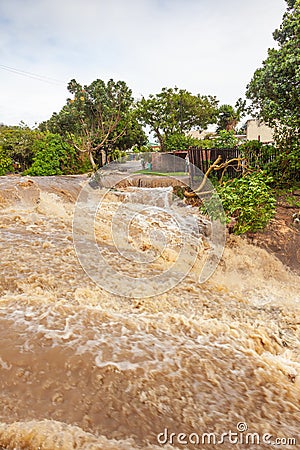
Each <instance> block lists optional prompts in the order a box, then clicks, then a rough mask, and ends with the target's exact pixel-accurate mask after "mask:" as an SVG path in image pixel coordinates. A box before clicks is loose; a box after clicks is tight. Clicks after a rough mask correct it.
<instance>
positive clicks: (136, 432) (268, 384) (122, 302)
mask: <svg viewBox="0 0 300 450" xmlns="http://www.w3.org/2000/svg"><path fill="white" fill-rule="evenodd" d="M85 182H86V177H85V176H70V177H44V178H39V177H36V178H28V177H24V178H21V177H0V189H1V191H0V251H1V253H0V254H1V274H0V339H1V346H0V386H1V390H0V405H1V409H0V448H1V446H2V448H3V449H8V450H12V449H16V450H20V449H27V450H38V449H43V450H54V449H61V450H73V449H84V450H96V449H97V450H99V449H132V450H134V449H158V448H165V449H168V450H170V449H176V448H189V449H194V448H201V449H206V448H207V449H210V448H219V447H220V446H218V445H217V444H215V445H213V444H212V443H207V442H205V443H202V444H201V445H196V444H193V443H192V442H188V443H187V444H182V445H180V442H179V441H180V439H179V441H178V435H179V434H180V433H183V434H185V435H186V436H192V434H193V433H194V435H195V434H197V435H201V434H202V433H214V434H215V435H216V436H220V435H221V434H222V433H225V432H228V431H229V430H233V431H236V430H237V425H238V424H240V423H243V424H246V426H247V430H248V432H251V433H257V434H258V435H259V436H263V435H264V434H265V433H268V434H270V435H272V436H273V437H276V438H281V439H287V438H294V439H295V440H296V442H297V444H298V445H299V443H300V435H299V419H300V413H299V410H300V345H299V344H300V327H299V324H300V319H299V318H300V315H299V312H300V295H299V277H297V276H296V275H295V274H293V273H291V272H290V271H288V270H287V269H286V268H285V267H284V266H283V265H282V264H281V263H280V262H279V261H278V260H277V259H276V258H274V257H273V256H271V255H270V254H268V253H267V252H265V251H264V250H261V249H259V248H257V247H254V246H251V245H249V244H247V243H246V241H245V240H243V239H242V238H238V237H231V238H228V240H227V244H226V247H225V251H224V254H223V256H222V259H221V261H220V264H219V265H218V267H217V269H216V271H215V273H214V274H213V276H212V277H211V278H210V279H209V280H208V281H206V282H205V283H199V281H198V280H199V276H198V275H199V273H198V269H199V264H200V263H199V264H198V265H197V260H196V261H195V265H194V267H193V268H192V270H191V271H190V272H189V273H188V274H187V275H186V276H185V277H183V279H182V280H181V281H180V282H179V283H177V284H176V285H175V286H174V287H173V288H172V289H171V290H168V291H167V292H163V293H160V294H159V295H157V296H154V297H153V296H152V297H148V296H145V298H143V297H140V298H130V296H129V297H124V296H118V295H116V294H114V293H110V292H107V291H106V290H105V289H103V288H102V287H100V286H99V285H96V284H95V283H94V282H93V280H92V279H91V278H89V276H88V275H87V274H86V273H85V271H84V270H83V269H82V267H81V265H80V264H79V261H78V258H77V255H76V252H75V250H74V245H73V235H72V223H73V217H74V206H75V202H76V199H77V196H78V194H79V192H80V190H81V189H82V186H83V184H84V183H85ZM130 189H131V192H132V188H125V189H123V190H120V191H119V192H114V193H112V195H111V197H109V198H108V199H107V200H106V202H105V205H103V208H102V209H101V210H100V211H99V212H98V215H99V217H98V218H99V220H98V228H97V229H96V238H97V245H99V246H100V247H101V248H103V249H108V250H109V251H110V249H111V247H112V245H113V241H112V236H111V227H110V222H109V221H110V219H111V215H112V214H113V212H114V211H115V208H116V207H118V206H119V204H120V202H122V201H123V200H124V196H125V197H126V195H127V193H128V192H130ZM166 189H167V188H166ZM134 192H136V193H137V195H138V193H139V192H140V188H135V190H134ZM153 193H154V194H153V195H154V196H155V190H154V191H153ZM181 210H182V215H183V217H184V216H185V214H186V212H185V211H186V209H185V208H184V207H181ZM197 214H198V213H197ZM164 220H165V219H164V217H163V216H161V217H160V218H159V221H160V223H159V227H160V228H163V223H164ZM120 227H121V223H120ZM166 229H167V231H168V233H169V235H168V236H169V241H168V242H169V244H168V248H166V249H165V250H164V252H162V256H161V258H160V259H159V260H158V261H156V263H155V264H153V267H152V266H151V270H153V274H154V273H156V272H157V271H158V272H159V270H160V268H161V265H168V264H172V261H173V252H174V248H175V247H176V245H177V241H176V239H177V236H176V233H175V231H174V233H173V231H172V229H171V227H170V226H169V225H168V226H166ZM172 233H173V234H172ZM131 240H132V241H133V243H134V245H136V248H137V251H138V250H139V251H140V250H141V249H144V250H145V251H148V250H149V246H151V242H149V240H147V236H143V235H142V234H141V229H140V228H139V224H136V225H135V227H134V228H133V232H132V235H131ZM204 241H205V239H204ZM204 241H203V242H204ZM172 245H174V248H173V247H172ZM191 245H196V244H195V242H192V244H191ZM201 248H202V250H203V249H204V250H203V251H205V242H204V244H203V246H202V247H201ZM150 250H151V249H150ZM150 250H149V251H150ZM200 250H201V249H200ZM202 250H201V251H202ZM201 251H199V255H200V256H201V255H202V253H201ZM200 256H199V258H200ZM111 261H112V262H111V263H112V265H114V264H117V262H115V259H114V258H113V257H112V260H111ZM122 270H124V273H132V271H133V270H134V271H135V277H138V276H139V268H138V267H137V266H134V268H133V266H132V264H131V262H130V261H128V266H126V264H124V267H122ZM140 270H141V273H142V271H143V270H144V268H143V267H142V264H141V267H140ZM120 283H122V279H120ZM166 429H167V430H168V433H169V434H171V433H175V435H176V436H175V437H174V438H173V440H171V442H170V440H169V438H168V440H167V442H166V443H165V442H163V443H162V440H159V439H158V436H159V435H160V434H161V433H163V432H164V430H166ZM161 439H162V438H161ZM222 447H223V448H228V449H231V448H234V449H243V448H245V445H243V444H242V443H241V442H239V443H236V444H232V443H231V444H230V443H228V442H227V445H226V444H225V445H223V446H221V448H222ZM246 448H251V449H261V448H270V445H267V444H264V443H260V444H257V443H253V444H252V446H251V447H249V446H248V447H246ZM280 448H281V447H280ZM282 448H297V446H296V445H290V446H289V445H285V446H284V447H282Z"/></svg>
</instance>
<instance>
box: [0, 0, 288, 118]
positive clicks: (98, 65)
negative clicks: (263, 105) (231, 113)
mask: <svg viewBox="0 0 300 450" xmlns="http://www.w3.org/2000/svg"><path fill="white" fill-rule="evenodd" d="M285 9H286V3H285V1H284V0H0V51H1V59H0V76H1V83H0V89H1V92H0V122H3V123H5V124H10V125H17V124H18V123H19V122H20V121H21V120H23V121H25V122H26V123H27V124H29V125H30V126H33V125H34V123H35V122H41V121H42V120H45V119H48V118H49V117H50V116H51V114H52V112H54V111H59V110H60V108H61V107H62V106H63V105H64V103H65V100H66V98H67V97H68V91H67V89H66V85H67V83H68V82H69V80H70V79H72V78H75V79H76V80H77V81H78V82H79V83H81V84H89V83H91V82H92V81H93V80H95V79H96V78H101V79H104V80H108V79H109V78H113V79H114V80H123V81H125V82H126V83H127V85H128V86H129V87H130V88H131V89H132V91H133V95H134V97H135V98H140V97H141V96H142V95H144V96H148V95H149V94H150V93H154V94H155V93H158V92H159V91H160V90H161V88H162V87H164V86H166V87H175V86H177V87H179V88H182V89H187V90H189V91H190V92H192V93H193V94H198V93H199V94H203V95H208V94H210V95H215V96H216V97H217V98H218V99H219V101H220V104H222V103H229V104H232V105H234V104H235V102H236V100H237V99H238V98H239V97H242V96H244V93H245V88H246V85H247V83H249V81H250V79H251V77H252V75H253V73H254V71H255V69H257V68H258V67H259V66H260V65H261V63H262V61H263V60H264V59H265V58H266V56H267V49H268V48H269V47H274V46H275V43H274V41H273V38H272V32H273V31H274V29H275V28H276V27H278V26H279V25H280V23H281V20H282V15H283V13H284V11H285ZM4 66H5V67H10V68H13V69H16V70H17V71H24V72H29V73H31V74H33V75H31V76H29V75H28V76H24V75H21V74H20V73H16V72H10V71H8V70H5V68H4ZM34 75H40V76H42V77H49V78H51V80H49V81H50V82H46V80H45V79H44V78H42V80H43V81H40V80H39V79H37V78H34ZM31 77H32V78H31ZM52 79H54V80H57V82H56V81H54V80H52Z"/></svg>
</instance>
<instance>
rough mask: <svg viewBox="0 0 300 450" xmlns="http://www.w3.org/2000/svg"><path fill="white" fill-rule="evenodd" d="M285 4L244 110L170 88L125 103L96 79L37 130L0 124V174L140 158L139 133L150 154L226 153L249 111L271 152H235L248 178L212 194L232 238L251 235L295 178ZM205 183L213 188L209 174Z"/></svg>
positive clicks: (295, 94)
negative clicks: (263, 128) (154, 146)
mask: <svg viewBox="0 0 300 450" xmlns="http://www.w3.org/2000/svg"><path fill="white" fill-rule="evenodd" d="M287 6H288V7H287V11H286V13H285V15H284V17H283V21H282V24H281V26H280V27H279V29H277V30H275V32H274V34H273V36H274V39H275V40H276V41H277V44H278V46H277V48H276V49H271V50H269V51H268V57H267V59H266V60H265V61H264V62H263V63H262V67H261V68H259V69H257V70H256V71H255V73H254V75H253V78H252V80H251V81H250V83H249V84H248V86H247V90H246V97H247V98H248V99H249V100H250V101H251V106H250V107H248V108H246V106H245V100H242V99H239V100H238V101H237V102H236V104H235V106H234V107H233V106H231V105H228V104H225V105H219V101H218V100H217V99H216V97H214V96H212V95H203V94H199V93H198V94H196V95H194V94H192V93H190V92H189V91H187V90H185V89H178V88H177V87H175V88H167V87H164V88H163V89H162V90H161V92H159V93H157V94H151V95H149V96H148V98H144V97H143V98H141V99H140V100H138V101H135V100H134V99H133V96H132V91H131V89H130V88H129V87H128V86H127V85H126V83H125V82H124V81H114V80H112V79H111V80H109V81H108V82H105V81H103V80H100V79H97V80H95V81H93V82H92V83H91V84H90V85H81V84H80V83H78V82H77V81H76V80H74V79H73V80H71V81H70V82H69V84H68V90H69V92H70V94H71V95H70V98H68V99H67V100H66V104H65V105H64V106H63V108H62V109H61V110H60V111H59V112H55V113H53V115H52V116H51V117H50V118H49V120H47V121H45V122H43V123H41V124H39V126H38V127H37V128H35V129H30V128H29V127H27V126H26V125H25V124H24V123H21V124H20V125H19V126H6V125H0V175H5V174H7V173H14V172H16V173H23V174H28V175H61V174H75V173H84V172H88V171H91V170H97V168H98V167H101V166H103V165H104V164H106V163H107V162H109V161H111V160H113V159H116V158H118V157H120V156H122V155H124V152H125V151H127V150H129V149H131V150H132V151H134V152H139V151H145V150H146V151H148V150H149V147H148V142H147V136H146V134H145V131H144V130H145V127H147V129H148V130H149V129H150V130H151V132H152V133H153V134H154V135H155V137H156V139H157V141H158V142H159V144H160V151H173V150H186V149H188V148H189V147H198V148H232V147H235V146H237V145H239V144H240V143H239V142H238V140H237V138H236V132H237V126H238V123H239V121H240V120H241V118H242V117H243V115H244V114H245V113H246V112H248V113H249V112H251V114H252V115H254V116H256V117H258V118H260V119H262V120H263V121H264V122H265V123H266V124H268V125H270V126H271V127H273V128H274V129H275V147H272V146H268V145H262V144H261V143H259V142H257V141H255V142H253V141H252V142H247V143H245V144H242V145H241V146H240V150H241V152H242V156H243V157H244V158H245V160H246V161H247V167H248V169H249V170H247V171H246V172H244V173H242V174H241V177H240V178H239V179H237V180H230V179H228V178H226V177H224V178H222V182H221V183H218V185H217V191H218V193H219V195H220V197H221V199H222V200H223V204H224V207H225V209H226V212H227V214H228V218H229V219H232V218H234V219H235V220H236V226H235V231H236V232H239V233H241V232H245V231H247V230H249V229H252V230H255V229H259V228H261V227H262V226H264V224H265V223H266V222H267V220H268V219H269V218H270V217H271V215H272V214H273V211H274V198H273V196H272V191H271V189H272V188H274V186H287V187H290V186H292V185H293V184H294V183H295V178H296V177H295V174H298V181H299V173H300V71H299V67H300V52H299V48H300V0H287ZM211 124H215V126H216V129H217V133H216V134H214V135H213V136H207V138H206V139H203V140H199V139H195V138H194V137H191V136H189V135H188V132H189V131H191V130H204V129H206V128H207V127H208V125H211ZM271 153H272V157H270V154H271ZM209 176H210V177H211V178H212V180H213V178H214V174H213V171H211V173H210V174H209ZM249 224H252V225H251V227H252V228H251V227H250V228H249Z"/></svg>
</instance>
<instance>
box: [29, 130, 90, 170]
mask: <svg viewBox="0 0 300 450" xmlns="http://www.w3.org/2000/svg"><path fill="white" fill-rule="evenodd" d="M33 145H34V158H33V164H32V166H31V167H30V168H29V169H28V170H26V171H25V172H24V174H25V175H40V176H41V175H42V176H43V175H63V174H74V173H82V169H83V168H84V169H86V168H87V167H90V166H89V164H88V163H87V158H84V159H83V158H79V156H78V155H77V154H76V151H75V149H74V147H72V146H71V145H69V144H67V143H66V142H64V140H63V138H62V137H61V136H59V135H58V134H52V133H47V134H46V136H45V137H44V138H43V139H39V140H36V141H35V142H34V144H33ZM85 171H86V170H85Z"/></svg>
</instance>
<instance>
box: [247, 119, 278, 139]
mask: <svg viewBox="0 0 300 450" xmlns="http://www.w3.org/2000/svg"><path fill="white" fill-rule="evenodd" d="M247 141H260V142H263V143H270V142H274V130H273V129H272V128H270V127H268V125H266V124H265V123H263V122H262V121H260V120H258V119H249V120H247Z"/></svg>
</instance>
